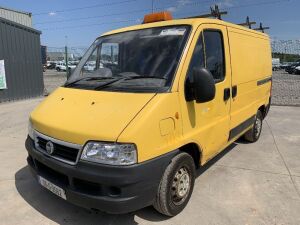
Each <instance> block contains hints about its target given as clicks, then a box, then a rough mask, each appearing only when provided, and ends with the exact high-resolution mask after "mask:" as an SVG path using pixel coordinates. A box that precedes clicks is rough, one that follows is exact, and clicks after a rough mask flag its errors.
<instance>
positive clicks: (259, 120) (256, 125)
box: [244, 110, 263, 143]
mask: <svg viewBox="0 0 300 225" xmlns="http://www.w3.org/2000/svg"><path fill="white" fill-rule="evenodd" d="M262 124H263V115H262V112H261V111H260V110H258V111H257V113H256V116H255V120H254V122H253V126H252V128H251V129H250V130H248V131H247V132H246V133H245V134H244V139H245V140H246V141H248V142H251V143H254V142H256V141H257V140H258V139H259V137H260V134H261V130H262Z"/></svg>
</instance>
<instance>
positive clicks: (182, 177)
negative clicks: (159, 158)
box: [171, 167, 191, 205]
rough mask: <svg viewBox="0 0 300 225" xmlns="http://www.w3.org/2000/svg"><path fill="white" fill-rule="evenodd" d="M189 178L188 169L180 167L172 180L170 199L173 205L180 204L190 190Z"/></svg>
mask: <svg viewBox="0 0 300 225" xmlns="http://www.w3.org/2000/svg"><path fill="white" fill-rule="evenodd" d="M190 186H191V179H190V175H189V173H188V170H187V169H186V168H185V167H182V168H181V169H180V170H178V171H177V172H176V174H175V176H174V178H173V182H172V188H171V190H172V191H171V193H172V200H173V203H174V204H175V205H180V204H182V203H183V202H184V200H185V199H186V197H187V196H188V193H189V191H190Z"/></svg>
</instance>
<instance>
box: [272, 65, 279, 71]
mask: <svg viewBox="0 0 300 225" xmlns="http://www.w3.org/2000/svg"><path fill="white" fill-rule="evenodd" d="M272 70H273V71H278V70H280V64H273V65H272Z"/></svg>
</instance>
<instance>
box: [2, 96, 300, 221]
mask: <svg viewBox="0 0 300 225" xmlns="http://www.w3.org/2000/svg"><path fill="white" fill-rule="evenodd" d="M40 101H41V99H34V100H26V101H20V102H14V103H5V104H0V124H1V127H0V129H1V130H0V171H1V172H0V224H30V225H31V224H43V225H45V224H84V225H86V224H172V225H174V224H204V225H205V224H213V225H216V224H220V225H226V224H228V225H229V224H230V225H234V224H238V225H240V224H295V225H297V224H300V108H298V107H278V106H274V107H272V108H271V111H270V114H269V115H268V117H267V119H266V121H265V122H264V126H263V133H262V136H261V138H260V140H259V141H258V142H257V143H255V144H246V143H243V142H237V143H235V144H233V145H231V146H230V147H229V148H228V149H226V150H225V151H224V152H223V153H222V154H220V155H219V156H217V157H216V158H215V159H214V160H213V161H211V162H210V163H209V165H207V166H206V167H205V168H203V169H201V170H199V171H198V175H199V176H198V178H197V180H196V184H195V189H194V193H193V195H192V198H191V200H190V202H189V204H188V205H187V207H186V208H185V210H184V211H183V212H182V213H181V214H179V215H178V216H176V217H173V218H168V217H165V216H161V215H160V214H158V213H156V211H155V210H154V209H153V208H152V207H148V208H145V209H141V210H139V211H137V212H133V213H130V214H126V215H108V214H105V213H94V212H89V211H87V210H85V209H82V208H79V207H76V206H73V205H71V204H69V203H67V202H65V201H64V200H61V199H59V198H58V197H56V196H55V195H53V194H52V193H50V192H48V191H46V190H45V189H43V188H42V187H40V186H39V185H38V184H37V183H36V181H35V180H33V178H32V177H31V174H30V173H29V169H28V167H27V166H26V155H27V153H26V150H25V148H24V141H25V137H26V133H27V120H28V115H29V112H30V111H31V110H32V109H33V108H34V107H35V106H36V105H37V104H38V103H39V102H40Z"/></svg>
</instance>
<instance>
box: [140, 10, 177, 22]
mask: <svg viewBox="0 0 300 225" xmlns="http://www.w3.org/2000/svg"><path fill="white" fill-rule="evenodd" d="M172 19H173V17H172V14H171V13H170V12H167V11H164V12H157V13H151V14H147V15H145V17H144V21H143V23H153V22H159V21H166V20H172Z"/></svg>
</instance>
